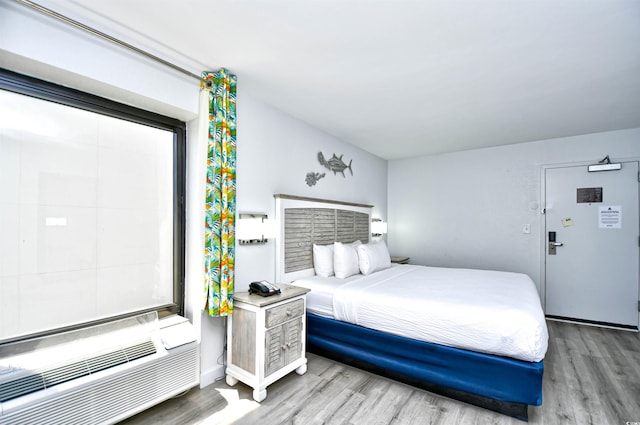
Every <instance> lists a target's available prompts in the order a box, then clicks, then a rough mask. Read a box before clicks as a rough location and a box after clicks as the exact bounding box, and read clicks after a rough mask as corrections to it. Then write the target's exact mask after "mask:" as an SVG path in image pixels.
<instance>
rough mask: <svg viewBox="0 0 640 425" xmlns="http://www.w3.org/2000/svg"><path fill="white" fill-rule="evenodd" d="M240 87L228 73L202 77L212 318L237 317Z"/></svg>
mask: <svg viewBox="0 0 640 425" xmlns="http://www.w3.org/2000/svg"><path fill="white" fill-rule="evenodd" d="M236 81H237V77H236V76H235V75H232V74H229V73H228V72H227V70H226V69H224V68H223V69H221V70H220V71H218V72H215V73H209V72H203V73H202V84H201V91H203V92H205V93H203V94H204V95H205V96H206V94H208V102H207V103H208V109H209V111H208V126H207V127H208V129H207V133H208V136H207V139H208V141H207V173H206V174H207V177H206V179H207V180H206V200H205V236H204V237H205V241H204V262H205V264H204V266H205V282H204V290H205V297H206V301H205V307H204V308H205V309H206V311H207V313H208V314H209V316H227V315H229V314H231V313H232V312H233V287H234V262H235V261H234V260H235V217H236ZM206 92H208V93H206Z"/></svg>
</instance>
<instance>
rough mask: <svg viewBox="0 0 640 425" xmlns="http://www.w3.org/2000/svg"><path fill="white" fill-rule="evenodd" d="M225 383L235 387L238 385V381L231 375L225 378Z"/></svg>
mask: <svg viewBox="0 0 640 425" xmlns="http://www.w3.org/2000/svg"><path fill="white" fill-rule="evenodd" d="M225 382H226V383H227V385H228V386H230V387H233V386H235V385H236V384H237V383H238V380H237V379H236V378H234V377H233V376H231V375H227V377H226V378H225Z"/></svg>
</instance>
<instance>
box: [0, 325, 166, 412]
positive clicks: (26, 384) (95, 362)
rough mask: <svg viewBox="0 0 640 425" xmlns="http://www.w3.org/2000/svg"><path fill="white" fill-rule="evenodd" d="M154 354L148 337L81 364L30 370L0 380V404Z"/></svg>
mask: <svg viewBox="0 0 640 425" xmlns="http://www.w3.org/2000/svg"><path fill="white" fill-rule="evenodd" d="M156 352H157V350H156V347H155V345H154V344H153V341H152V340H151V339H150V338H148V339H146V340H144V341H142V342H138V343H135V344H131V345H128V346H125V347H120V348H118V349H116V350H113V351H111V352H108V353H104V354H100V355H96V356H93V357H89V358H87V359H84V360H82V361H76V362H73V363H68V364H66V365H62V366H58V367H55V368H51V369H45V370H40V371H34V372H33V373H31V374H30V375H26V376H22V377H20V378H17V379H13V380H7V381H4V382H2V381H0V402H4V401H7V400H11V399H14V398H18V397H20V396H23V395H26V394H30V393H33V392H36V391H39V390H43V389H45V388H48V387H52V386H54V385H58V384H62V383H63V382H67V381H71V380H72V379H76V378H80V377H82V376H86V375H89V374H91V373H96V372H99V371H101V370H105V369H109V368H112V367H115V366H118V365H121V364H125V363H127V362H131V361H134V360H136V359H140V358H142V357H146V356H149V355H152V354H155V353H156Z"/></svg>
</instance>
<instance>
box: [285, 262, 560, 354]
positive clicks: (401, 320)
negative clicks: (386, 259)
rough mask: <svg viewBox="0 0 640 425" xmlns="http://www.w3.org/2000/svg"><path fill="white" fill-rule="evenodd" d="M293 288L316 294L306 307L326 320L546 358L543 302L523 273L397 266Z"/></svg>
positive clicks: (302, 282) (315, 279) (470, 347)
mask: <svg viewBox="0 0 640 425" xmlns="http://www.w3.org/2000/svg"><path fill="white" fill-rule="evenodd" d="M294 284H295V285H299V286H304V287H307V288H309V289H311V292H309V293H308V295H307V308H308V310H309V311H311V312H313V313H316V314H320V315H322V316H325V317H332V318H335V319H337V320H341V321H344V322H349V323H353V324H356V325H360V326H364V327H367V328H371V329H376V330H379V331H383V332H388V333H392V334H396V335H400V336H404V337H408V338H413V339H418V340H422V341H428V342H433V343H437V344H442V345H447V346H452V347H458V348H463V349H467V350H472V351H479V352H484V353H489V354H496V355H501V356H507V357H512V358H516V359H520V360H525V361H532V362H537V361H540V360H542V359H543V358H544V355H545V353H546V351H547V345H548V339H549V336H548V333H547V326H546V323H545V318H544V313H543V312H542V307H541V305H540V298H539V296H538V292H537V291H536V288H535V285H534V283H533V281H532V280H531V278H529V277H528V276H527V275H525V274H520V273H509V272H498V271H488V270H471V269H449V268H438V267H424V266H415V265H401V266H397V265H394V267H391V268H389V269H385V270H381V271H379V272H376V273H373V274H371V275H368V276H363V275H356V276H351V277H350V278H348V279H337V278H335V277H330V278H320V277H310V278H305V279H302V280H297V281H295V282H294ZM331 293H332V294H333V296H331ZM329 299H331V304H332V305H331V307H332V309H331V310H332V313H330V306H329Z"/></svg>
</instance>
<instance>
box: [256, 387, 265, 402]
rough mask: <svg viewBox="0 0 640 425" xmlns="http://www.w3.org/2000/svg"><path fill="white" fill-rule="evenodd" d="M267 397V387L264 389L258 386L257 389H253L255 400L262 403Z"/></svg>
mask: <svg viewBox="0 0 640 425" xmlns="http://www.w3.org/2000/svg"><path fill="white" fill-rule="evenodd" d="M265 398H267V389H266V388H263V389H260V388H256V389H255V390H253V399H254V400H255V401H257V402H258V403H260V402H261V401H262V400H264V399H265Z"/></svg>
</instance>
